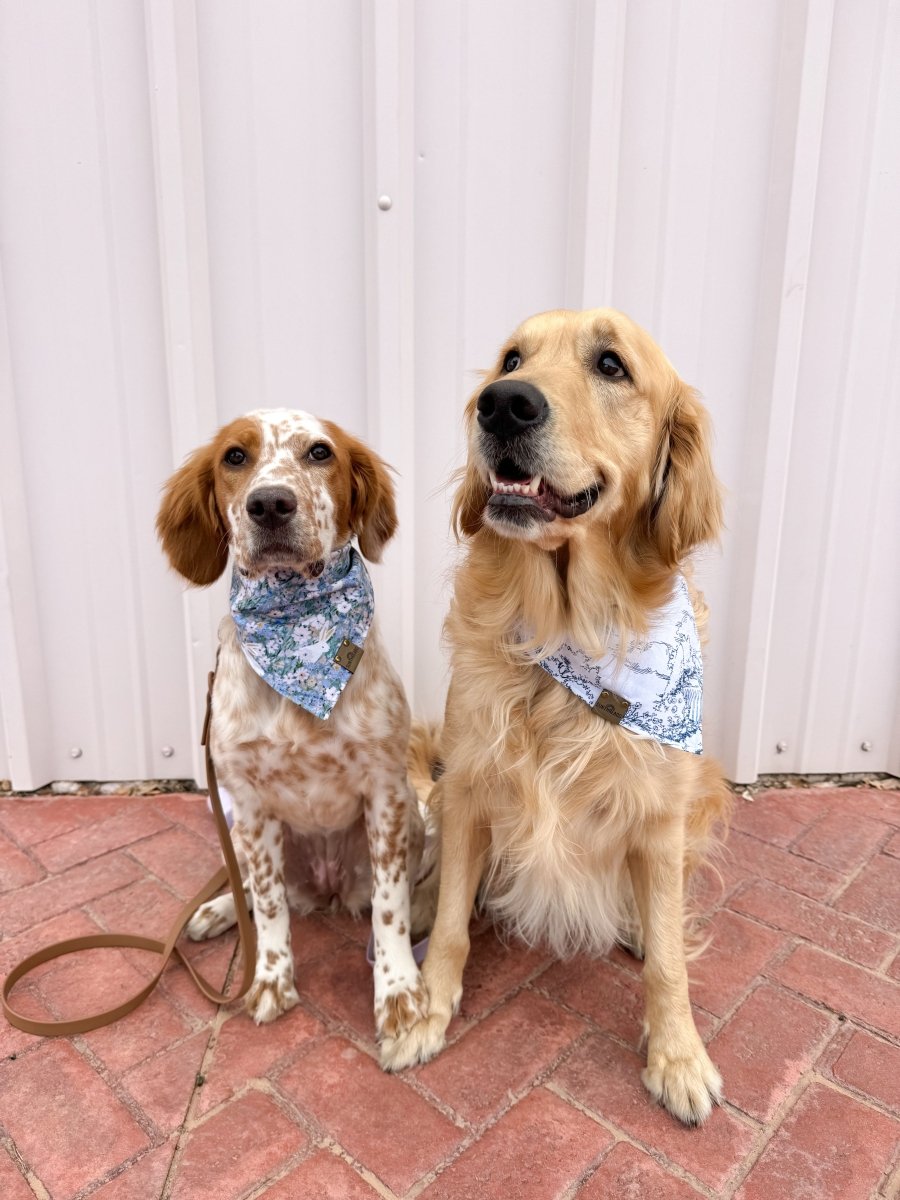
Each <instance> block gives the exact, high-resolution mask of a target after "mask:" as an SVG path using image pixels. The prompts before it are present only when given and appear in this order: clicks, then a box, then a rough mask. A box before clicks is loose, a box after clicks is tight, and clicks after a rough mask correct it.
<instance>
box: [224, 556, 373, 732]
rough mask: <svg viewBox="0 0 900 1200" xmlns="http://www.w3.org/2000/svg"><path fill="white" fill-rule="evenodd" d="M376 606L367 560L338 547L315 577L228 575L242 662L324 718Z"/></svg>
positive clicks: (353, 662) (357, 653) (358, 653)
mask: <svg viewBox="0 0 900 1200" xmlns="http://www.w3.org/2000/svg"><path fill="white" fill-rule="evenodd" d="M374 611H375V601H374V597H373V594H372V581H371V580H370V579H369V573H368V571H367V570H366V567H365V563H364V562H363V560H362V558H361V557H360V555H359V553H358V551H356V550H354V549H353V547H352V546H349V545H347V546H342V547H341V549H340V550H336V551H335V553H334V554H332V555H331V557H330V558H329V559H328V560H327V562H326V563H325V568H324V570H323V571H322V573H321V575H319V576H318V577H317V578H315V579H307V578H306V576H305V575H298V574H297V573H296V572H294V571H287V570H277V571H268V572H266V574H265V575H261V576H259V577H258V578H255V579H251V578H249V577H248V576H246V575H242V574H241V572H240V571H239V570H238V568H237V567H235V569H234V573H233V575H232V577H231V615H232V616H233V617H234V623H235V626H236V627H237V634H238V640H239V641H240V643H241V649H242V650H243V651H244V654H245V655H246V658H247V661H248V662H249V663H250V666H251V667H252V668H253V670H254V671H255V672H256V673H257V675H259V676H260V677H261V678H262V679H264V680H265V681H266V683H267V684H268V685H269V686H270V687H273V688H274V689H275V691H276V692H280V693H281V695H282V696H286V697H287V699H288V700H292V701H293V702H294V704H299V705H300V707H301V708H305V709H306V711H307V712H308V713H312V715H313V716H314V717H321V719H322V720H323V721H327V719H328V717H329V716H330V715H331V710H332V709H333V708H334V706H335V704H337V702H338V700H339V699H340V695H341V692H342V691H343V690H344V687H345V686H346V684H347V681H348V679H349V678H350V676H351V675H352V674H353V672H354V670H355V669H356V666H357V664H358V662H359V659H360V658H361V657H362V652H363V647H364V645H365V641H366V635H367V634H368V632H369V627H370V626H371V624H372V614H373V612H374Z"/></svg>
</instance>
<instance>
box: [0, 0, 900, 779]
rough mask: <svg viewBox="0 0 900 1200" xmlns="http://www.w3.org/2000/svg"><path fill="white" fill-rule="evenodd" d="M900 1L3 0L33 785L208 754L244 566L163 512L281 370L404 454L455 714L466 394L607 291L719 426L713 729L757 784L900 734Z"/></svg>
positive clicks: (14, 723) (3, 487) (418, 651)
mask: <svg viewBox="0 0 900 1200" xmlns="http://www.w3.org/2000/svg"><path fill="white" fill-rule="evenodd" d="M898 24H900V6H898V4H897V3H896V0H883V2H882V3H880V4H874V3H873V4H872V5H866V6H862V7H860V6H858V5H853V4H851V3H850V0H835V2H834V3H830V2H828V0H823V2H819V0H810V2H809V3H808V4H805V5H804V4H792V5H783V4H779V3H778V2H777V0H763V2H762V3H760V4H757V5H755V6H753V7H752V9H751V8H748V6H747V5H745V4H742V3H739V2H738V0H729V2H727V3H723V4H719V5H714V6H710V5H709V4H708V3H705V0H682V2H681V3H679V4H672V5H662V6H660V5H628V4H627V3H626V0H597V2H596V3H593V2H591V0H568V2H566V3H559V2H558V0H492V3H490V4H480V3H478V4H476V3H473V2H471V0H469V2H466V3H454V4H451V3H435V4H429V5H415V4H414V3H413V2H412V0H385V2H384V3H379V4H378V5H365V4H364V5H361V4H359V3H358V2H350V0H340V2H338V3H334V4H330V5H321V4H314V3H312V2H311V0H305V2H302V3H298V2H296V0H272V2H271V3H267V4H265V5H253V4H250V3H249V2H247V0H229V2H227V3H223V2H222V0H146V3H144V4H139V3H137V2H136V0H130V2H127V3H125V2H123V3H109V2H108V0H76V2H75V3H65V4H64V3H62V0H56V2H55V3H47V4H44V5H41V6H37V5H32V6H24V5H19V4H15V3H13V0H0V160H2V162H3V165H4V170H3V173H2V176H0V299H3V300H4V301H5V303H4V304H3V305H0V318H2V319H0V354H2V355H8V359H9V361H8V365H4V360H3V358H2V357H0V389H2V390H0V404H2V409H0V417H2V421H3V430H4V447H5V453H6V455H7V460H8V469H7V470H5V471H4V472H3V473H0V564H2V567H0V666H2V675H0V707H2V712H3V718H4V723H5V731H6V732H5V738H6V755H5V756H4V757H5V760H6V758H7V756H8V761H9V762H10V767H9V773H11V775H12V778H13V779H14V781H15V782H16V783H17V784H18V786H21V787H29V786H35V785H37V784H40V783H43V782H45V781H46V780H47V779H49V778H53V777H64V776H67V777H72V776H74V777H76V778H117V777H118V778H121V777H134V776H144V775H148V776H161V775H174V776H182V775H191V774H192V773H194V772H195V771H196V770H198V768H199V762H198V757H197V755H196V751H195V747H194V743H195V741H196V736H197V726H198V720H199V710H200V707H201V704H202V692H203V684H204V679H205V672H206V670H207V669H208V666H209V664H210V662H211V660H212V656H213V652H214V644H215V626H216V624H217V621H218V617H219V615H220V613H221V611H222V610H223V607H224V588H223V586H222V585H217V586H215V587H214V588H212V589H210V590H208V591H207V592H204V593H196V592H184V590H183V588H182V587H181V585H180V584H179V582H178V581H177V580H176V579H174V578H173V577H172V576H171V575H170V574H169V573H168V572H167V571H166V569H165V566H164V564H163V561H162V557H161V554H160V552H159V550H158V547H157V546H156V544H155V540H154V537H153V533H152V525H153V517H154V514H155V508H156V503H157V496H158V489H159V487H160V485H161V483H162V481H163V480H164V478H165V477H166V475H167V474H168V473H169V471H170V470H171V468H172V466H173V465H174V464H175V463H177V462H178V461H180V459H181V458H182V456H183V455H184V454H185V453H186V452H187V451H188V450H190V449H191V448H192V447H193V446H194V445H196V444H197V443H198V442H199V441H201V440H202V439H204V438H206V437H207V436H209V435H210V434H211V433H212V432H213V431H214V429H215V428H216V427H217V426H218V425H219V424H220V423H222V422H223V421H225V420H227V419H229V418H230V417H231V416H233V415H236V414H237V413H239V412H241V411H244V410H246V409H248V408H252V407H257V406H260V405H263V404H289V405H294V406H297V407H306V408H310V409H313V410H316V411H319V412H322V413H327V414H328V415H329V416H332V417H333V418H334V419H336V420H338V421H340V422H342V423H344V424H345V425H347V426H349V427H350V428H352V429H354V430H355V431H356V432H358V433H360V434H362V435H363V436H365V437H368V438H369V439H370V440H371V441H372V442H373V443H374V444H375V445H376V446H377V447H378V449H380V451H381V452H382V453H383V454H384V455H385V457H386V458H387V459H388V460H389V461H392V462H393V463H394V464H395V465H396V466H397V468H398V471H399V477H398V486H399V490H400V511H401V515H402V520H403V528H402V532H401V536H400V538H399V539H398V543H397V544H396V545H395V546H393V547H392V548H391V549H390V551H389V554H388V558H387V562H386V564H385V567H384V568H383V569H382V570H380V571H379V572H378V575H377V581H376V582H377V588H378V594H379V600H380V604H381V608H382V611H383V612H384V613H385V617H386V625H387V634H388V638H389V641H390V643H391V645H392V647H393V651H394V654H395V658H396V660H397V661H398V664H399V665H400V666H401V668H402V670H403V673H404V676H405V678H406V681H407V685H408V687H409V689H410V693H411V698H412V700H413V704H414V707H415V708H416V709H417V710H418V711H420V712H424V713H429V714H437V713H438V712H439V711H440V707H441V704H442V699H443V691H444V686H445V682H446V680H445V674H446V668H445V663H444V660H443V657H442V653H441V649H440V624H441V620H442V617H443V613H444V612H445V610H446V605H447V599H448V594H449V576H450V566H451V563H452V558H453V553H454V551H453V546H452V542H451V540H450V538H449V535H448V530H447V519H448V512H449V499H450V494H449V490H448V489H447V487H446V481H447V478H448V476H449V474H450V472H451V471H452V469H453V468H454V467H455V466H456V465H458V463H459V462H460V459H461V454H462V437H461V428H460V412H461V408H462V403H463V400H464V398H465V396H466V395H467V394H468V393H469V392H470V391H471V390H472V388H473V387H474V386H475V383H476V381H477V374H476V372H477V370H478V369H479V368H482V367H484V366H485V365H486V364H487V363H488V362H489V361H491V359H492V357H493V354H494V351H495V348H496V346H497V344H498V343H499V342H500V341H501V340H502V338H503V337H504V336H505V335H506V333H507V332H508V330H509V328H510V327H511V326H512V325H514V324H515V323H517V322H518V321H519V320H520V319H521V318H522V317H523V316H525V315H527V314H528V313H530V312H532V311H536V310H539V309H544V308H549V307H554V306H557V305H569V306H575V307H581V306H583V305H595V304H613V305H615V306H618V307H621V308H624V309H625V310H626V311H629V312H630V313H631V314H632V315H633V316H634V317H636V319H638V320H639V321H641V322H642V323H644V324H645V325H647V326H648V328H650V329H651V331H652V332H653V333H654V334H655V336H656V337H657V338H658V340H659V341H660V342H661V343H662V345H663V346H664V347H665V349H666V351H667V353H668V354H669V356H670V358H671V359H672V361H673V362H674V363H675V364H676V366H677V367H678V368H679V370H680V371H681V373H682V374H683V375H684V376H685V378H687V379H688V380H689V381H690V382H691V383H693V384H694V385H695V386H697V387H698V388H699V389H700V390H701V391H702V392H703V393H704V395H705V397H706V399H707V402H708V404H709V406H710V408H711V410H712V412H713V416H714V420H715V423H716V429H717V461H718V465H719V469H720V473H721V475H722V477H723V479H724V481H725V483H726V485H727V487H728V489H729V497H728V509H727V516H728V525H729V531H728V534H727V536H726V538H725V541H724V545H723V552H722V554H721V555H717V554H707V555H706V556H705V557H704V560H703V562H702V564H701V575H702V578H703V582H704V584H705V586H706V587H707V590H708V593H709V596H710V599H711V601H712V603H713V611H714V622H713V647H712V652H711V662H710V670H709V696H708V703H707V711H708V714H709V720H708V724H709V737H708V741H709V742H710V744H711V746H712V748H713V749H714V750H715V751H716V752H717V753H719V755H720V757H722V759H723V761H724V763H725V766H726V768H727V769H728V771H729V773H730V774H732V775H733V776H735V777H738V778H741V779H749V778H752V777H753V776H755V774H756V773H757V772H758V771H761V770H773V769H785V770H805V771H820V770H821V771H840V770H857V769H864V768H867V767H868V768H870V769H893V770H894V771H900V733H898V714H900V697H898V694H897V686H898V685H897V679H898V670H897V668H898V665H900V661H898V660H900V628H898V622H897V620H896V612H897V611H898V609H900V604H898V601H900V595H898V592H900V571H898V567H897V563H898V555H897V548H898V545H897V544H898V541H900V538H898V524H900V495H898V490H900V473H898V472H897V471H896V469H895V468H894V464H893V461H892V452H894V451H895V448H896V446H897V445H898V444H900V443H898V438H897V434H898V428H897V425H898V420H900V418H898V413H897V405H896V403H895V398H896V396H897V394H898V382H900V380H898V371H900V368H898V362H897V350H896V347H897V345H898V342H900V339H898V336H897V333H898V331H897V321H898V303H897V299H898V279H900V235H898V231H897V225H896V219H895V213H896V212H897V211H898V208H900V203H898V202H900V196H898V190H900V181H898V165H897V163H898V160H897V155H896V146H897V141H898V132H900V111H898V109H900V97H898V83H897V81H896V78H895V76H896V72H894V73H893V74H892V73H891V71H890V69H889V65H890V64H891V63H892V62H895V61H896V60H897V56H898V51H900V40H898V38H900V35H898ZM833 46H834V47H839V48H840V53H832V47H833ZM380 196H387V197H389V198H390V206H389V207H387V208H379V206H378V203H377V202H378V198H379V197H380ZM892 739H893V741H892ZM864 741H865V742H870V743H871V745H872V749H871V750H869V751H863V750H861V749H860V746H861V744H862V742H864ZM778 742H784V743H786V749H785V750H784V752H782V753H776V751H775V745H776V743H778ZM163 747H171V748H172V749H173V754H172V755H171V756H169V757H167V756H165V755H163V753H162V750H163ZM72 748H80V749H81V751H82V754H81V757H80V758H77V759H73V758H71V757H70V750H71V749H72ZM0 749H3V747H2V746H0ZM5 774H7V771H6V770H5V769H0V776H3V775H5Z"/></svg>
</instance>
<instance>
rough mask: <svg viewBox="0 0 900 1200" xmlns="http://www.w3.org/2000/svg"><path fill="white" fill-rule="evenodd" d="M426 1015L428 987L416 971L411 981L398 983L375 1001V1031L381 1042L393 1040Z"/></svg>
mask: <svg viewBox="0 0 900 1200" xmlns="http://www.w3.org/2000/svg"><path fill="white" fill-rule="evenodd" d="M427 1016H428V989H427V988H426V986H425V982H424V980H423V979H422V976H421V975H419V974H418V973H417V974H416V977H415V979H414V980H413V981H412V983H409V984H405V983H398V984H395V985H394V987H392V988H389V989H388V990H387V992H386V993H385V995H384V996H382V997H381V998H380V999H379V998H376V1002H375V1033H376V1036H377V1037H378V1040H379V1041H381V1042H386V1041H394V1040H396V1039H397V1038H398V1037H400V1036H401V1034H403V1033H405V1032H406V1031H407V1030H408V1029H411V1028H412V1026H413V1025H414V1024H415V1023H416V1021H421V1020H423V1019H424V1018H425V1017H427Z"/></svg>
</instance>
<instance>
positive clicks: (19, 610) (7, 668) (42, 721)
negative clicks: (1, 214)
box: [0, 261, 53, 791]
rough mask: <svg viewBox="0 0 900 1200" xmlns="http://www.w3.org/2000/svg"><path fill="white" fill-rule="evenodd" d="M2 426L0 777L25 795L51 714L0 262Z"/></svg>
mask: <svg viewBox="0 0 900 1200" xmlns="http://www.w3.org/2000/svg"><path fill="white" fill-rule="evenodd" d="M0 428H2V429H3V431H4V432H3V457H4V466H3V470H2V471H0V690H2V695H3V704H2V710H3V721H4V730H5V741H6V752H7V756H8V765H7V764H4V772H3V774H4V777H8V778H9V779H10V780H11V781H12V785H13V787H14V788H20V789H22V790H24V791H31V790H32V789H33V788H36V787H40V786H41V784H43V783H45V782H46V780H47V779H49V778H51V776H52V773H53V768H52V763H53V748H52V733H53V731H52V729H51V727H50V723H49V721H48V715H49V713H50V711H51V709H50V704H49V701H48V696H47V684H46V678H47V677H46V671H45V664H44V656H43V651H42V639H41V629H40V622H39V619H38V606H37V588H36V586H35V577H34V563H33V560H32V554H31V538H30V532H29V523H28V510H27V505H26V502H25V483H24V478H23V469H24V461H25V460H24V457H23V454H22V446H21V442H20V439H19V433H18V421H17V417H16V405H15V382H14V379H13V370H12V356H11V353H10V343H9V328H8V325H7V320H6V293H5V288H4V281H3V264H2V261H0Z"/></svg>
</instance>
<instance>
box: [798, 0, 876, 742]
mask: <svg viewBox="0 0 900 1200" xmlns="http://www.w3.org/2000/svg"><path fill="white" fill-rule="evenodd" d="M881 8H882V21H881V26H882V30H881V32H882V35H883V32H884V24H885V18H886V6H885V4H882V6H881ZM883 46H884V42H883V38H882V40H881V41H880V42H879V43H877V44H873V45H872V47H871V49H872V55H873V62H872V63H871V64H869V65H870V67H871V68H873V70H869V71H866V72H864V74H863V78H864V79H865V85H864V86H866V87H867V88H868V89H869V97H868V105H867V118H868V119H867V121H866V125H865V132H864V139H865V148H864V151H863V161H864V163H865V166H864V169H863V170H862V171H861V173H860V177H859V179H858V181H857V182H858V186H857V195H856V221H855V227H854V229H853V252H852V254H851V256H850V261H851V263H852V266H851V272H850V286H849V288H848V289H847V295H848V298H849V313H848V319H847V320H845V322H844V331H845V332H844V336H843V338H842V349H841V364H840V373H839V377H838V380H837V386H836V393H837V404H836V411H835V417H834V433H833V436H832V439H831V447H830V457H829V461H828V464H827V470H826V474H827V477H828V478H829V479H830V480H831V481H832V486H831V487H830V488H829V489H828V492H827V498H826V514H825V522H824V527H825V536H824V541H823V545H822V548H821V552H820V553H819V554H818V555H817V558H816V574H817V586H816V588H815V593H816V612H815V616H814V620H813V621H812V634H813V636H812V638H811V643H812V653H811V654H809V655H808V657H807V662H806V678H807V685H806V689H805V690H806V694H807V695H808V696H809V697H810V703H809V704H807V706H806V708H805V710H804V712H803V717H802V721H801V726H800V749H799V754H800V759H799V761H801V762H808V761H812V760H815V758H816V757H817V748H816V744H815V740H816V728H815V718H816V715H817V709H818V707H819V704H821V703H822V701H823V699H824V702H825V703H826V704H831V703H833V699H832V697H831V696H830V694H829V693H830V692H831V688H830V687H829V684H828V681H827V679H823V673H824V672H827V670H828V662H829V656H828V647H827V645H826V638H827V636H828V634H829V632H830V630H829V623H828V621H827V619H826V617H827V603H826V589H827V584H828V580H829V578H830V577H831V576H832V574H833V573H834V572H835V570H836V569H838V568H837V565H836V558H837V555H838V551H839V546H838V537H839V532H838V530H837V526H838V514H839V509H840V503H839V501H840V498H841V493H842V490H843V489H842V482H843V481H842V478H841V476H842V475H843V469H842V465H843V458H844V455H843V447H844V445H845V433H846V428H847V425H848V423H849V422H850V421H851V420H855V419H856V413H855V410H854V408H853V405H852V404H851V403H850V398H849V396H848V393H847V388H848V385H849V383H850V373H851V364H852V363H853V361H854V359H855V358H856V355H857V353H858V347H859V339H860V334H861V330H860V321H861V319H862V318H861V314H860V302H861V300H862V296H861V289H860V283H861V269H862V261H863V247H864V243H865V239H866V234H867V230H868V222H867V217H868V209H869V204H868V201H870V200H871V199H872V197H873V195H874V193H873V190H872V186H873V184H877V180H874V179H873V167H874V159H873V150H874V141H875V116H876V111H877V107H878V98H879V90H880V83H881V73H882V71H883V69H884V57H883V54H880V53H879V52H878V51H879V48H880V47H881V48H883ZM894 65H895V64H892V66H894ZM823 687H824V688H825V689H826V692H825V696H824V697H823V694H822V692H821V690H820V689H821V688H823ZM850 690H851V689H850V687H848V688H847V692H848V693H849V692H850ZM844 711H845V715H846V718H847V720H846V723H845V726H844V744H843V745H841V746H839V747H838V746H835V747H833V748H832V753H834V754H835V755H836V758H837V761H838V764H839V765H843V764H845V763H846V762H847V760H848V757H849V752H850V738H851V737H852V736H853V730H852V722H853V718H854V715H855V714H854V712H853V710H852V709H851V707H850V706H849V705H847V706H846V707H845V709H844Z"/></svg>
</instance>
